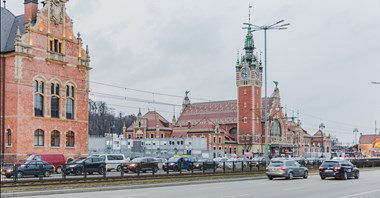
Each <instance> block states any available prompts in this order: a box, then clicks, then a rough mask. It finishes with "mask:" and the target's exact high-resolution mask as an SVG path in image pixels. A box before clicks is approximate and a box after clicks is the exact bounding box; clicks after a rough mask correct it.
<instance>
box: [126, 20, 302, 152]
mask: <svg viewBox="0 0 380 198" xmlns="http://www.w3.org/2000/svg"><path fill="white" fill-rule="evenodd" d="M247 29H248V31H247V34H246V37H245V41H244V50H245V54H243V55H242V56H241V57H238V60H237V62H236V66H235V69H236V70H235V74H234V75H235V77H236V86H237V100H227V101H214V102H203V103H191V101H190V99H189V97H188V92H186V96H185V98H184V100H183V104H182V107H183V108H182V111H181V114H180V116H179V117H178V120H176V119H175V118H173V121H172V124H170V123H169V122H168V121H166V120H165V119H164V118H163V117H162V116H161V115H159V113H157V112H148V113H147V114H146V115H144V116H141V113H140V112H139V115H140V116H138V119H137V120H136V121H135V123H133V124H132V126H130V127H129V128H128V129H127V130H126V131H125V137H126V138H137V137H138V138H150V137H156V138H157V137H158V138H160V137H162V136H164V137H178V138H184V137H187V138H191V137H199V138H207V142H208V149H209V150H214V151H219V152H218V153H220V151H222V152H223V153H224V154H235V155H243V154H252V153H256V154H260V155H263V153H264V145H265V139H264V137H265V120H264V115H265V114H266V113H265V111H267V115H268V119H269V121H268V125H267V127H268V142H269V144H270V153H271V155H273V156H277V155H287V154H290V155H294V154H295V153H294V148H296V147H297V146H296V145H297V144H296V143H295V142H294V140H299V141H303V138H299V139H294V138H293V134H294V133H295V131H291V132H290V133H289V134H288V131H289V130H288V121H287V119H288V118H287V117H286V116H285V115H284V112H283V108H282V106H281V100H280V91H279V89H278V87H277V84H278V83H277V82H276V88H275V90H274V92H273V93H272V95H271V97H268V98H263V97H262V93H261V89H262V82H263V77H262V73H263V67H262V63H261V60H259V59H258V56H257V54H256V55H255V54H254V49H255V46H254V40H253V34H252V32H253V31H252V29H251V27H250V26H248V28H247ZM239 56H240V55H239ZM265 104H267V108H264V107H265ZM153 114H154V115H155V116H154V117H152V115H153ZM163 126H166V127H163ZM298 128H300V130H299V131H301V133H299V134H298V135H302V136H303V135H305V134H307V133H306V131H304V130H303V129H302V128H301V126H300V125H299V126H298ZM152 133H153V134H154V135H153V136H152ZM297 133H298V132H297ZM290 135H291V136H290Z"/></svg>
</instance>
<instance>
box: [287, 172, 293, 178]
mask: <svg viewBox="0 0 380 198" xmlns="http://www.w3.org/2000/svg"><path fill="white" fill-rule="evenodd" d="M287 179H289V180H292V179H293V172H289V175H288V177H287Z"/></svg>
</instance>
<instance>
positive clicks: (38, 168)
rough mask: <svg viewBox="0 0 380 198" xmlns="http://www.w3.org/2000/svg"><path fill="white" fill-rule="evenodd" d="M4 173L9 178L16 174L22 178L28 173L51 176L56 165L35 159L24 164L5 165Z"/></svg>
mask: <svg viewBox="0 0 380 198" xmlns="http://www.w3.org/2000/svg"><path fill="white" fill-rule="evenodd" d="M4 169H5V171H4V170H2V171H4V175H5V177H7V178H10V177H12V176H14V175H16V177H18V178H21V177H24V176H26V175H34V176H40V175H42V176H44V177H49V176H50V175H51V173H52V172H53V171H54V166H53V165H52V164H49V163H47V162H44V161H39V160H33V161H25V162H24V163H23V164H17V165H15V166H8V168H6V167H4Z"/></svg>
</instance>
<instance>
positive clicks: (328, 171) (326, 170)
mask: <svg viewBox="0 0 380 198" xmlns="http://www.w3.org/2000/svg"><path fill="white" fill-rule="evenodd" d="M325 172H328V173H330V172H333V171H332V170H325Z"/></svg>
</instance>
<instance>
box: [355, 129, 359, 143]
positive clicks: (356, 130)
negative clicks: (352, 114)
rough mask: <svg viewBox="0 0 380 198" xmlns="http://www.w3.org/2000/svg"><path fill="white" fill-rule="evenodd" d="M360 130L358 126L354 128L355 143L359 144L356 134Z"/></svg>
mask: <svg viewBox="0 0 380 198" xmlns="http://www.w3.org/2000/svg"><path fill="white" fill-rule="evenodd" d="M358 132H359V130H358V129H357V128H354V133H355V145H356V144H358V142H357V139H356V135H357V134H358Z"/></svg>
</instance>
